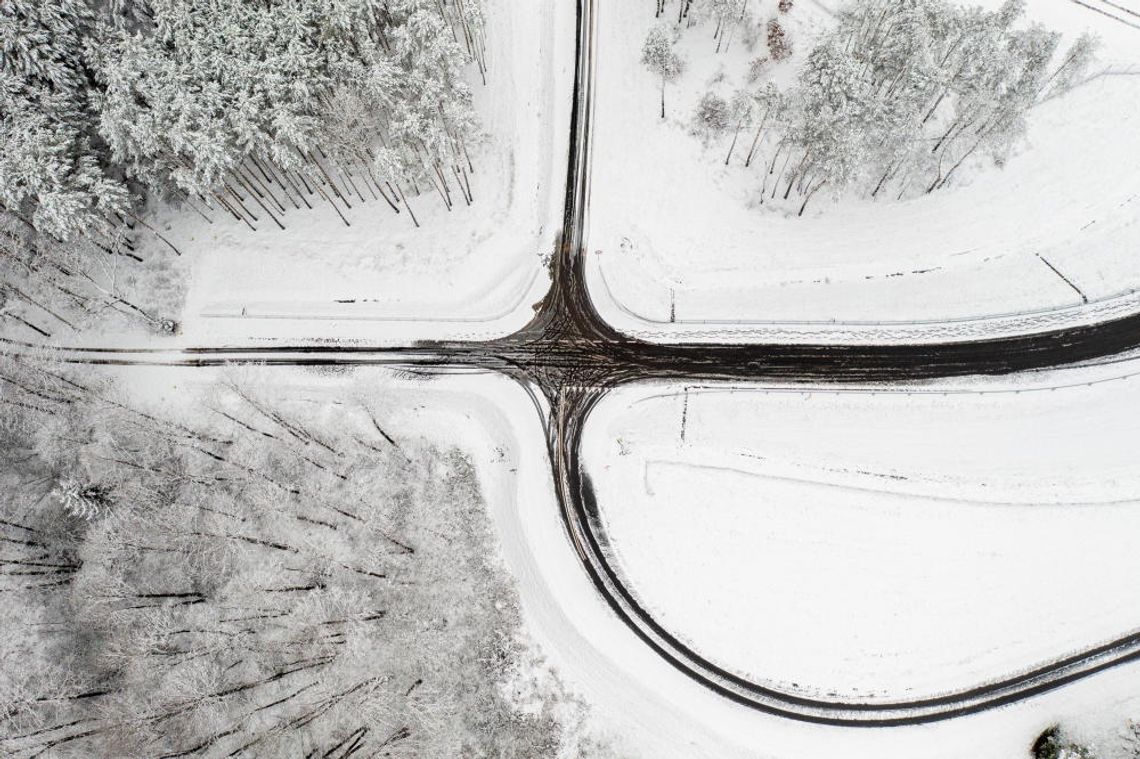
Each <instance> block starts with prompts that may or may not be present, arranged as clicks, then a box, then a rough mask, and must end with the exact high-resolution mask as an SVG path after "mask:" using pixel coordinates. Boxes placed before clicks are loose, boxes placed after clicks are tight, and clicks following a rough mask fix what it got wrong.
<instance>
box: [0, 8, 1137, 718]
mask: <svg viewBox="0 0 1140 759" xmlns="http://www.w3.org/2000/svg"><path fill="white" fill-rule="evenodd" d="M595 2H596V0H579V3H578V19H577V20H578V44H577V60H576V70H575V92H574V99H573V109H572V120H571V125H570V129H571V134H570V144H571V146H572V149H571V151H570V158H569V171H568V179H567V187H566V207H565V214H564V219H563V223H564V228H563V233H562V242H561V245H560V247H559V251H558V254H557V255H556V256H555V258H554V260H553V261H552V263H551V280H552V281H551V286H550V290H549V291H548V293H547V295H546V296H545V298H544V299H543V300H542V301H541V302H540V303H539V304H538V305H537V306H536V313H535V316H534V318H533V319H532V320H531V322H530V323H529V324H528V325H527V326H525V327H524V328H523V329H521V330H519V331H518V332H516V333H514V334H512V335H509V336H507V337H504V338H500V339H495V340H489V341H477V342H476V341H432V342H419V343H414V344H411V345H408V346H406V347H383V348H378V347H369V346H364V345H330V344H323V345H292V346H290V345H286V344H284V343H282V344H280V345H271V346H257V347H250V348H240V347H219V346H202V347H197V348H186V349H178V350H174V349H171V350H164V349H155V348H142V349H127V348H112V349H99V348H58V347H56V348H48V349H46V350H49V351H50V352H51V353H52V354H54V356H55V357H56V358H59V359H62V360H64V361H70V362H76V363H86V364H120V365H122V364H129V365H138V364H168V365H183V366H217V365H222V364H227V363H234V362H256V363H263V364H270V365H273V364H277V365H294V366H297V365H300V366H304V365H354V364H369V365H391V366H397V367H402V368H405V369H409V370H412V371H420V372H453V371H457V372H462V371H493V372H498V373H501V374H505V375H507V376H509V377H510V378H512V379H514V380H515V381H516V382H518V383H519V385H521V386H522V387H523V388H525V389H526V390H527V392H528V393H529V394H530V397H531V399H532V400H533V402H534V404H535V406H536V408H537V409H538V410H539V413H540V417H541V418H542V421H543V425H544V430H545V434H546V440H547V446H548V455H549V459H550V464H551V467H552V469H553V473H554V478H555V490H556V494H557V497H558V502H559V504H560V508H561V511H562V517H563V520H564V523H565V527H566V529H567V532H568V534H569V537H570V539H571V541H572V543H573V546H574V548H575V550H576V552H577V554H578V556H579V557H580V558H581V560H582V562H583V565H584V567H585V569H586V571H587V572H588V573H589V575H590V577H591V579H592V581H593V583H594V585H595V587H596V588H597V590H598V592H599V593H601V594H602V596H603V597H604V598H605V600H606V601H607V603H608V604H609V605H610V607H611V608H612V609H613V611H614V612H615V613H616V614H617V615H618V616H619V617H620V618H621V619H622V620H623V621H624V622H625V623H626V624H627V625H628V626H629V627H630V628H631V629H632V630H633V631H635V632H636V633H637V634H638V635H639V636H640V637H641V638H642V639H643V640H644V641H645V642H646V643H647V644H648V645H649V646H651V647H652V648H653V649H654V650H655V651H657V652H658V653H659V654H660V655H661V656H662V657H664V658H665V659H666V660H668V661H669V662H670V663H671V664H673V665H674V666H675V667H677V668H678V669H679V670H681V671H682V672H684V673H685V674H687V675H688V676H690V677H692V678H693V679H694V680H697V681H698V682H700V683H702V684H703V685H705V686H707V687H709V688H711V689H713V690H715V691H716V692H718V693H720V694H722V695H723V696H725V697H727V698H729V699H732V700H734V701H737V702H739V703H742V704H745V705H747V706H750V707H753V708H755V709H758V710H761V711H764V712H768V713H772V714H776V715H781V716H784V717H788V718H792V719H797V720H804V721H809V722H815V723H823V724H831V725H844V726H887V725H906V724H917V723H923V722H931V721H936V720H943V719H947V718H951V717H955V716H959V715H965V714H970V713H974V712H979V711H984V710H987V709H992V708H994V707H998V706H1001V705H1004V704H1009V703H1012V702H1016V701H1019V700H1022V699H1025V698H1028V697H1031V696H1034V695H1036V694H1040V693H1043V692H1046V691H1049V690H1052V689H1055V688H1057V687H1060V686H1062V685H1065V684H1067V683H1070V682H1073V681H1075V680H1079V679H1082V678H1085V677H1087V676H1089V675H1092V674H1094V673H1096V672H1100V671H1103V670H1106V669H1108V668H1111V667H1115V666H1118V665H1120V664H1124V663H1126V662H1130V661H1133V660H1135V659H1138V658H1140V634H1133V635H1129V636H1125V637H1122V638H1120V639H1118V640H1115V641H1111V642H1108V643H1101V644H1097V645H1093V646H1090V647H1088V648H1087V649H1085V650H1082V651H1079V652H1073V653H1069V654H1066V655H1063V656H1059V657H1057V658H1055V659H1053V660H1050V661H1044V662H1041V663H1040V664H1039V665H1038V666H1036V667H1034V668H1033V669H1031V670H1030V671H1025V672H1021V673H1018V674H1016V675H1012V676H1006V675H1004V674H1003V673H998V676H997V677H996V678H995V679H993V680H989V681H986V682H983V683H979V684H977V685H976V686H973V687H969V688H965V689H962V690H958V691H956V692H953V693H945V694H942V695H938V696H932V697H923V698H919V699H914V700H897V701H894V702H891V703H882V702H875V703H871V702H865V701H857V700H840V699H834V700H829V699H816V698H808V697H804V696H802V695H797V694H793V693H789V692H783V691H781V690H779V689H776V688H772V687H768V686H766V685H763V684H759V683H756V682H752V681H750V680H747V679H745V678H742V677H740V676H739V675H735V674H733V673H731V672H728V671H726V670H725V669H723V668H721V667H718V666H716V665H715V664H713V663H712V662H710V661H708V660H707V659H705V658H703V657H702V655H701V653H700V652H698V651H696V650H693V649H692V648H690V647H688V646H687V645H685V644H684V643H683V642H681V641H679V640H678V639H676V638H675V637H673V636H672V635H671V634H670V633H669V632H668V631H667V630H666V629H664V627H662V626H661V625H660V624H659V623H658V622H657V621H656V620H655V619H654V618H653V616H652V615H651V614H650V613H649V612H648V611H647V610H646V609H645V608H643V607H642V606H641V605H640V604H639V603H638V602H637V600H636V598H635V597H634V595H633V594H632V593H631V592H630V590H629V589H628V588H627V587H626V585H625V584H624V582H623V580H622V578H621V576H620V575H619V573H618V572H617V571H616V570H615V568H614V566H613V565H612V564H611V562H610V560H609V558H608V557H607V551H606V546H605V536H604V535H603V534H602V533H601V531H600V529H599V526H600V523H599V520H598V509H597V504H596V502H595V498H594V491H593V487H592V485H591V482H590V479H589V477H588V475H587V474H585V472H584V470H583V468H582V462H581V460H580V456H579V451H580V447H581V446H580V443H581V437H582V429H583V426H584V424H585V423H586V421H587V419H588V417H589V414H590V412H591V410H592V409H593V408H594V407H595V405H596V404H597V403H598V401H599V400H600V399H601V398H602V397H603V396H604V395H605V394H606V393H607V392H608V391H609V390H611V389H613V388H615V387H619V386H622V385H627V384H629V383H632V382H638V381H646V380H659V381H665V380H679V381H684V382H697V381H700V382H717V381H734V382H757V381H764V382H772V381H779V382H784V383H811V384H814V385H819V384H821V383H822V384H846V385H849V386H852V388H854V387H856V386H863V387H866V386H867V385H868V384H869V383H905V382H914V381H920V380H931V379H937V378H947V377H960V376H967V375H979V374H984V375H1001V374H1009V373H1013V372H1024V371H1033V370H1038V369H1044V368H1050V367H1058V366H1065V365H1074V364H1081V363H1104V362H1105V361H1106V360H1110V359H1111V357H1114V356H1118V355H1120V354H1124V353H1126V352H1129V351H1131V350H1134V349H1137V348H1140V313H1132V314H1126V315H1124V316H1119V317H1117V318H1114V319H1112V320H1109V321H1103V322H1099V323H1095V324H1087V325H1083V326H1079V327H1073V328H1067V329H1057V330H1052V331H1042V332H1034V333H1027V334H1018V335H1007V336H1002V337H996V338H992V339H986V340H972V341H959V342H947V343H937V342H928V343H923V344H911V345H906V344H890V345H855V344H848V345H829V344H824V343H818V344H805V343H799V344H751V345H749V344H716V343H700V344H655V343H650V342H646V341H643V340H640V339H637V338H634V337H631V336H628V335H625V334H622V333H620V332H618V331H617V330H615V329H614V328H612V327H611V326H609V325H608V324H607V323H606V322H605V321H604V320H602V319H601V318H600V317H599V315H598V313H597V311H596V310H595V309H594V306H593V304H592V302H591V300H590V297H589V293H588V290H587V286H586V280H585V272H584V263H583V262H584V250H585V246H584V237H585V229H586V215H587V210H588V203H589V140H590V133H589V127H590V121H591V114H590V108H591V103H592V96H591V87H592V83H593V61H594V54H593V6H594V3H595ZM6 344H7V345H8V347H9V348H10V349H12V350H14V351H22V352H29V353H30V352H33V351H35V350H36V349H37V346H32V345H28V344H25V343H14V342H12V341H6ZM1138 622H1140V620H1138Z"/></svg>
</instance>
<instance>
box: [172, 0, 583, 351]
mask: <svg viewBox="0 0 1140 759" xmlns="http://www.w3.org/2000/svg"><path fill="white" fill-rule="evenodd" d="M487 5H488V7H487V29H486V33H487V45H486V47H487V56H488V67H489V73H488V77H487V84H486V85H485V86H484V85H483V84H482V83H481V82H480V80H479V77H478V74H477V72H474V71H472V74H471V77H470V80H471V84H472V89H473V91H474V94H475V100H476V110H477V113H478V115H479V118H480V120H481V125H482V127H483V129H484V131H485V136H484V137H483V138H482V139H480V140H479V141H478V144H476V145H472V149H471V157H472V161H473V163H474V167H475V175H474V176H473V178H472V181H473V187H472V189H473V194H474V197H475V201H474V203H473V204H472V205H471V206H470V207H468V206H466V205H464V203H463V201H462V199H461V198H458V197H457V201H458V202H457V204H456V206H455V207H454V210H452V211H451V212H448V211H447V209H446V208H445V207H444V205H443V203H442V202H441V201H440V200H439V198H438V197H436V196H435V195H434V194H428V193H424V194H423V195H421V196H420V197H411V196H409V198H408V201H409V204H410V205H411V206H412V208H413V210H414V212H415V214H416V216H417V218H418V219H419V222H420V224H421V227H420V228H418V229H417V228H415V227H414V226H413V224H412V221H411V219H410V218H409V216H408V214H407V213H401V214H399V215H397V214H395V213H393V212H392V210H391V209H390V208H389V206H388V205H387V204H386V203H385V202H384V201H383V200H379V201H377V200H373V199H372V198H371V196H370V195H369V194H368V191H367V190H366V189H364V186H363V185H361V186H360V189H361V191H362V192H363V193H364V195H365V197H366V198H367V199H368V202H366V203H359V202H358V199H357V198H355V197H353V198H352V200H353V202H354V208H353V209H352V210H350V211H346V212H345V215H346V217H347V218H348V220H349V222H350V223H351V224H352V226H351V227H346V226H345V225H344V223H343V222H342V221H341V220H340V218H339V217H338V216H337V215H336V213H335V212H334V211H333V210H332V209H331V208H330V207H329V206H328V204H327V203H324V202H323V201H319V198H318V199H317V201H313V205H314V210H307V209H302V210H293V209H292V208H290V210H289V212H288V213H287V214H285V216H284V220H283V221H284V224H285V226H286V230H285V231H281V230H279V229H278V228H277V227H276V226H274V225H273V224H272V222H271V221H269V220H268V219H265V218H263V219H262V221H261V224H260V227H259V229H258V231H256V232H254V231H251V230H250V229H249V228H248V227H246V226H244V225H242V224H240V223H239V222H237V221H236V220H234V219H233V218H232V217H225V216H222V214H221V212H220V211H219V212H217V213H215V214H214V223H213V224H208V223H207V222H206V221H205V220H204V219H202V218H201V217H200V216H199V215H198V214H196V213H194V212H193V211H191V210H189V209H181V210H174V209H172V208H163V209H158V210H156V211H155V215H154V217H153V218H152V221H151V223H153V224H155V226H156V227H158V228H160V229H162V230H163V232H164V234H166V236H167V237H169V238H170V239H171V241H172V242H173V243H174V244H175V245H176V246H177V247H178V248H179V249H180V250H182V252H183V253H184V256H185V258H186V259H188V261H187V263H188V265H189V267H188V268H190V269H191V279H190V282H189V291H188V295H187V303H186V307H185V311H184V314H183V325H182V326H183V336H184V339H185V341H187V342H188V343H199V344H200V343H205V342H214V343H223V344H235V343H239V342H241V341H243V340H248V339H250V338H275V337H279V336H281V335H288V336H289V337H290V338H292V339H320V338H329V337H338V338H368V339H370V340H372V341H375V340H376V339H377V337H378V336H381V337H380V339H382V340H384V341H390V342H404V341H407V340H409V339H419V338H441V339H442V338H450V337H486V336H492V335H498V334H504V333H507V332H510V331H513V330H514V329H517V328H518V327H519V326H521V325H522V324H524V323H525V322H526V320H527V318H528V317H529V316H530V314H531V313H532V312H531V309H530V304H531V303H532V302H534V301H535V300H537V299H538V298H539V297H541V293H542V292H543V291H544V290H545V287H546V283H547V275H546V272H545V268H544V267H543V265H542V257H543V256H544V255H549V253H550V252H551V249H552V247H553V245H554V241H555V237H556V235H557V234H558V232H559V231H560V220H561V210H562V201H563V191H564V180H565V168H566V157H567V149H568V148H567V130H566V128H565V125H566V124H568V123H569V120H570V115H569V114H570V110H569V109H570V95H571V86H572V79H573V58H574V36H575V22H574V8H573V4H572V3H532V2H524V1H522V0H495V1H494V2H490V3H488V4H487ZM318 201H319V202H318ZM252 210H254V211H255V212H257V211H259V210H260V209H258V208H257V207H256V206H252ZM348 301H353V302H348ZM378 325H380V326H382V329H378Z"/></svg>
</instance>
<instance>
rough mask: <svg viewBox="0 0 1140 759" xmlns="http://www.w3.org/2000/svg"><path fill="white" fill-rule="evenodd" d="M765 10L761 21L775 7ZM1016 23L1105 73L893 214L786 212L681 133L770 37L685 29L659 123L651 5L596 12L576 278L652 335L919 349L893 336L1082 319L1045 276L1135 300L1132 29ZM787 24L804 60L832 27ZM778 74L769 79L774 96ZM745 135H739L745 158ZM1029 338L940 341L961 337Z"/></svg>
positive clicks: (1034, 14) (1046, 17)
mask: <svg viewBox="0 0 1140 759" xmlns="http://www.w3.org/2000/svg"><path fill="white" fill-rule="evenodd" d="M982 4H983V5H985V6H987V7H992V6H996V5H997V2H996V0H986V2H984V3H982ZM828 5H829V6H830V5H834V4H833V3H828ZM673 7H674V6H673V5H672V4H671V5H670V6H669V8H673ZM759 9H760V10H759V11H758V16H759V17H760V18H761V19H763V18H766V17H767V16H768V15H773V14H774V3H772V2H768V0H763V2H762V3H761V4H760V6H759ZM674 13H675V9H674ZM1117 14H1118V15H1121V16H1124V15H1125V14H1124V13H1123V12H1120V11H1117ZM665 15H666V17H668V15H669V10H668V8H667V10H666V14H665ZM1027 15H1028V18H1029V19H1030V20H1033V21H1040V22H1042V23H1044V24H1046V25H1047V26H1048V27H1050V28H1053V29H1056V30H1058V31H1061V32H1064V34H1065V39H1064V40H1063V41H1062V46H1065V45H1067V44H1068V43H1069V42H1070V41H1071V40H1072V39H1074V38H1075V37H1076V36H1077V35H1078V34H1079V33H1080V32H1082V31H1084V30H1086V29H1087V30H1090V31H1092V32H1094V33H1096V34H1097V35H1099V37H1100V39H1101V42H1102V45H1101V48H1100V50H1099V52H1098V60H1097V62H1096V63H1094V65H1093V71H1094V72H1103V73H1102V75H1100V76H1096V77H1094V78H1092V79H1091V80H1090V81H1088V82H1087V83H1085V84H1082V85H1079V86H1078V87H1076V88H1075V89H1074V90H1073V91H1071V92H1069V93H1068V94H1066V95H1064V96H1062V97H1059V98H1055V99H1053V100H1050V101H1048V102H1045V103H1042V104H1041V105H1039V106H1037V107H1036V108H1035V109H1034V111H1033V112H1032V113H1031V115H1030V119H1029V121H1030V124H1029V132H1028V136H1027V140H1026V141H1025V143H1024V144H1023V145H1022V146H1021V147H1020V148H1019V149H1018V150H1017V151H1016V153H1015V155H1014V156H1013V158H1012V159H1011V160H1010V161H1009V162H1008V164H1007V165H1006V166H1005V167H1004V168H1003V169H998V168H995V167H992V166H980V167H977V168H976V170H974V171H973V173H972V174H971V175H969V176H968V177H964V178H963V179H964V181H962V182H960V183H959V184H957V185H956V186H954V187H951V188H949V189H946V190H941V191H939V192H936V193H933V194H931V195H928V196H923V197H919V198H916V199H913V200H906V201H902V202H896V201H893V200H892V201H882V202H872V201H863V200H845V201H843V202H842V203H840V204H838V205H835V204H833V203H832V202H831V201H830V200H829V199H822V198H821V199H820V200H818V201H813V204H814V205H813V206H812V207H809V209H808V213H807V214H806V215H805V217H803V218H796V217H794V216H789V215H787V214H786V213H785V212H783V211H777V210H774V209H772V208H771V207H770V206H764V207H762V208H761V207H755V206H754V201H755V195H756V193H757V191H758V188H759V184H760V178H761V171H762V170H761V169H760V168H759V167H758V166H756V165H755V164H754V165H753V166H752V168H751V169H745V168H743V166H742V165H740V164H741V161H740V160H739V154H740V153H741V152H743V151H741V148H740V146H739V145H738V147H737V152H738V154H737V155H736V156H734V158H733V162H732V166H731V167H726V166H725V165H724V159H725V155H726V153H727V148H728V142H729V140H730V139H731V134H729V135H728V136H726V137H724V138H723V139H720V140H715V141H714V142H713V143H712V144H711V145H710V146H709V147H708V148H705V147H702V144H701V142H700V140H699V139H698V138H696V137H694V136H692V135H690V134H689V132H688V124H689V121H690V118H691V114H692V112H693V108H694V105H695V103H696V101H697V100H698V98H699V97H700V95H701V94H702V93H704V92H705V91H707V90H709V89H713V90H716V91H719V92H720V93H721V95H722V96H725V97H728V96H729V95H731V93H732V91H733V89H734V86H736V85H739V84H741V83H743V79H744V73H745V72H746V71H747V61H748V60H749V59H750V58H752V57H754V56H756V55H760V54H761V52H762V48H763V40H762V39H761V40H760V42H759V44H758V46H757V48H756V50H755V51H753V52H749V51H748V50H747V49H746V48H745V45H743V44H742V43H741V42H740V40H739V39H738V40H736V41H734V42H733V44H732V46H731V47H730V49H729V51H728V52H727V53H721V54H719V55H718V54H716V53H715V43H714V42H713V41H712V39H711V36H712V25H711V24H705V25H702V26H698V27H695V28H693V29H689V30H687V31H686V32H685V34H684V36H683V37H682V40H681V45H680V47H681V50H682V54H683V56H684V57H685V58H686V59H687V61H688V65H689V69H688V71H687V72H686V73H685V74H684V75H683V76H682V77H681V78H680V80H679V81H678V82H677V83H675V84H670V85H667V86H666V101H667V110H668V113H669V116H668V118H667V119H666V121H665V122H662V121H661V119H660V118H659V108H660V105H659V101H658V97H659V93H658V88H657V83H656V81H655V80H654V75H653V74H651V73H650V72H649V71H647V70H646V69H645V67H644V66H642V65H641V63H640V60H639V53H640V50H639V44H640V41H641V40H642V39H643V38H644V36H645V33H646V30H647V29H648V28H649V27H650V26H651V25H652V24H653V23H654V18H653V9H652V6H651V5H649V4H644V5H643V4H634V3H617V2H610V3H602V4H601V7H600V8H599V11H598V29H599V40H598V84H597V92H598V101H597V107H596V109H595V114H596V116H595V122H594V129H593V139H594V162H593V172H592V178H591V183H592V202H591V216H590V233H591V236H590V239H591V243H590V247H591V250H593V251H598V252H599V253H598V254H597V255H594V256H591V259H590V266H589V274H590V285H591V292H592V293H593V295H594V298H595V299H596V300H597V301H598V303H599V307H600V309H601V310H602V312H603V314H604V315H605V317H606V318H607V319H609V320H611V321H612V322H613V323H614V324H615V325H617V326H620V327H621V328H622V329H625V330H628V331H631V332H637V333H639V334H642V335H648V336H653V335H656V336H657V337H658V339H702V338H705V337H710V336H712V337H716V338H717V339H725V338H726V336H727V337H728V339H757V338H758V337H769V338H779V339H809V338H812V337H815V338H816V339H818V337H819V335H821V334H823V335H827V336H829V337H830V338H832V339H837V340H839V339H856V340H876V339H878V340H881V339H899V340H915V339H924V336H926V335H927V333H928V332H929V331H930V330H924V329H922V328H919V329H911V330H899V329H891V328H890V327H889V324H890V323H899V322H909V321H944V320H967V319H972V318H976V317H987V316H992V315H997V314H1009V313H1011V312H1023V311H1032V312H1037V311H1041V310H1052V309H1059V308H1065V307H1074V306H1076V307H1077V308H1073V309H1071V310H1070V311H1068V312H1066V313H1063V314H1061V315H1060V316H1054V317H1050V318H1049V319H1047V321H1049V322H1050V323H1052V322H1053V321H1063V322H1075V321H1081V320H1083V319H1086V318H1088V317H1086V316H1083V315H1082V313H1083V309H1081V308H1079V307H1080V306H1082V305H1083V303H1082V299H1081V295H1079V294H1078V293H1077V292H1076V290H1074V289H1073V287H1072V286H1070V285H1069V284H1067V283H1066V282H1065V281H1064V279H1062V277H1061V276H1058V274H1057V273H1055V272H1054V271H1053V270H1052V269H1051V268H1050V265H1051V266H1052V267H1055V268H1056V269H1057V270H1058V271H1059V272H1061V273H1062V274H1063V275H1064V277H1066V278H1068V279H1069V280H1070V281H1071V282H1072V283H1073V284H1074V285H1075V286H1076V287H1077V288H1079V290H1080V291H1081V292H1082V293H1083V295H1084V296H1085V297H1087V298H1088V299H1089V300H1090V301H1094V302H1095V301H1097V300H1101V299H1106V298H1113V297H1114V296H1119V295H1121V294H1123V293H1128V292H1129V291H1131V290H1132V289H1134V288H1137V287H1140V256H1137V255H1136V252H1137V250H1140V224H1138V223H1136V222H1137V220H1138V218H1140V173H1138V172H1137V171H1136V161H1135V149H1134V142H1135V134H1136V132H1137V128H1138V126H1140V121H1138V120H1140V28H1136V27H1134V26H1129V25H1127V24H1125V23H1121V22H1120V21H1116V20H1113V19H1111V18H1108V17H1106V16H1104V15H1102V14H1100V13H1097V12H1094V11H1093V10H1091V9H1089V8H1086V7H1083V6H1082V5H1078V4H1076V3H1073V2H1058V1H1055V0H1031V2H1030V3H1029V7H1028V14H1027ZM1125 17H1126V18H1131V17H1130V16H1125ZM788 18H789V19H790V21H789V24H788V26H789V29H790V32H789V36H790V37H791V38H792V40H793V44H794V45H796V46H797V49H798V50H799V51H801V52H802V51H804V50H806V49H807V47H808V46H809V41H808V40H809V39H810V34H811V30H813V29H822V28H826V26H827V25H828V24H829V23H830V21H829V14H828V13H827V12H826V10H825V9H824V7H823V5H822V4H819V3H810V2H800V3H797V4H796V7H795V8H794V9H793V10H792V12H791V13H790V14H788ZM793 60H794V59H793ZM790 66H791V64H790V63H783V64H776V66H775V67H774V68H772V69H770V70H771V71H774V72H775V74H774V75H773V76H774V78H775V79H776V80H777V81H778V82H779V83H780V84H781V85H785V84H786V82H787V81H788V80H789V79H790V78H791V77H792V75H793V72H792V70H791V69H790ZM781 67H783V68H781ZM750 139H751V135H750V134H743V135H742V136H741V141H742V142H743V143H744V150H745V151H746V150H747V143H748V142H749V141H750ZM1133 300H1135V298H1134V297H1132V298H1131V299H1129V301H1128V303H1126V304H1124V305H1122V306H1110V307H1109V308H1113V307H1120V308H1134V306H1135V304H1134V303H1133V302H1132V301H1133ZM1102 308H1103V307H1102ZM832 321H837V322H840V323H841V324H838V325H833V324H831V322H832ZM1040 321H1041V320H1040V319H1031V320H1030V324H1031V325H1032V324H1035V323H1037V322H1040ZM843 322H846V323H847V324H842V323H843ZM876 322H887V323H888V327H886V328H884V327H883V326H882V325H880V324H877V323H876ZM788 323H794V324H788ZM1038 326H1040V325H1039V324H1038ZM1024 328H1025V325H1023V324H1012V325H1011V324H1006V323H1000V324H998V325H997V326H996V328H995V325H993V324H992V323H988V322H987V323H983V324H981V325H978V324H968V323H967V324H958V325H950V326H945V327H943V328H940V329H942V332H943V336H946V335H949V336H955V335H957V336H961V337H968V336H971V335H976V334H979V333H982V332H993V331H1018V330H1019V329H1024Z"/></svg>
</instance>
